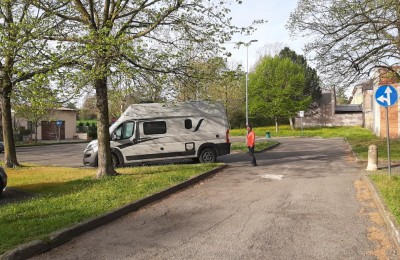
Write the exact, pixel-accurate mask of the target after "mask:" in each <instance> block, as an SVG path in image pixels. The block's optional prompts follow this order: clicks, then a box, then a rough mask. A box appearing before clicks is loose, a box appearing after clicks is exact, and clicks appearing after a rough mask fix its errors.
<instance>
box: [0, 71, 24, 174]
mask: <svg viewBox="0 0 400 260" xmlns="http://www.w3.org/2000/svg"><path fill="white" fill-rule="evenodd" d="M1 83H2V89H1V97H0V98H1V116H2V118H1V123H2V125H3V141H4V159H5V163H4V166H5V168H13V167H16V166H20V164H19V163H18V161H17V153H16V152H15V141H14V131H13V126H12V116H11V92H12V83H11V79H10V78H9V77H8V75H5V76H4V78H3V80H2V82H1Z"/></svg>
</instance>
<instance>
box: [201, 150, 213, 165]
mask: <svg viewBox="0 0 400 260" xmlns="http://www.w3.org/2000/svg"><path fill="white" fill-rule="evenodd" d="M199 159H200V162H202V163H212V162H215V161H216V159H217V153H216V152H215V150H214V149H212V148H205V149H203V150H202V151H201V153H200V157H199Z"/></svg>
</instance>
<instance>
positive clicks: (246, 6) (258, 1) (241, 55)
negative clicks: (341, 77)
mask: <svg viewBox="0 0 400 260" xmlns="http://www.w3.org/2000/svg"><path fill="white" fill-rule="evenodd" d="M296 6H297V0H286V1H282V0H243V3H242V4H240V5H239V4H233V5H232V6H231V11H232V12H231V16H232V23H233V25H236V26H248V25H250V24H251V23H252V21H253V20H258V19H264V20H267V22H266V23H264V24H261V25H257V30H256V31H255V32H254V33H253V35H251V36H243V35H236V36H234V37H233V39H232V42H239V41H242V42H249V41H251V40H257V42H253V43H251V45H250V46H249V48H248V51H249V56H248V59H249V68H251V67H252V66H253V65H254V64H255V62H256V61H257V59H258V57H259V54H260V52H262V50H263V46H265V45H266V44H274V43H282V44H283V45H284V46H287V47H289V48H290V49H292V50H294V51H295V52H296V53H297V54H301V55H303V54H304V53H303V51H302V48H303V46H304V44H305V43H306V39H304V38H295V39H293V38H292V37H290V35H289V31H288V30H287V29H286V28H285V25H286V23H287V21H288V19H289V16H290V13H291V12H292V11H294V9H295V8H296ZM234 46H235V44H233V43H231V44H229V43H227V44H225V47H226V48H227V49H228V50H229V51H230V52H231V53H232V57H231V58H230V59H229V60H228V61H229V62H233V63H238V64H242V65H243V68H244V69H246V65H247V62H246V61H247V59H246V57H247V55H246V53H247V51H246V47H244V46H242V47H240V48H239V49H237V48H235V47H234Z"/></svg>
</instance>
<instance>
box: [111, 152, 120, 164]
mask: <svg viewBox="0 0 400 260" xmlns="http://www.w3.org/2000/svg"><path fill="white" fill-rule="evenodd" d="M111 163H112V166H113V168H117V166H118V165H119V162H118V157H117V156H116V155H115V154H113V153H112V154H111Z"/></svg>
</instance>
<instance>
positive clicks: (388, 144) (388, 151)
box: [386, 107, 392, 176]
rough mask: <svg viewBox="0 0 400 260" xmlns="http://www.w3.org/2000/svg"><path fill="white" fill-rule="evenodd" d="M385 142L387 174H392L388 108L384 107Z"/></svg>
mask: <svg viewBox="0 0 400 260" xmlns="http://www.w3.org/2000/svg"><path fill="white" fill-rule="evenodd" d="M386 140H387V141H386V142H387V145H386V146H387V154H388V170H389V176H391V175H392V169H391V165H390V164H391V162H390V137H389V108H388V107H386Z"/></svg>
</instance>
